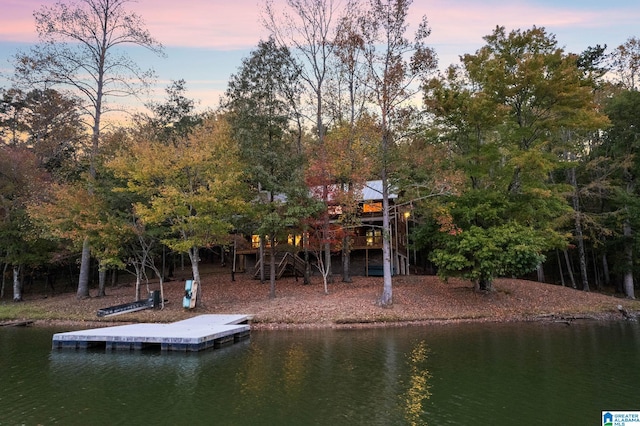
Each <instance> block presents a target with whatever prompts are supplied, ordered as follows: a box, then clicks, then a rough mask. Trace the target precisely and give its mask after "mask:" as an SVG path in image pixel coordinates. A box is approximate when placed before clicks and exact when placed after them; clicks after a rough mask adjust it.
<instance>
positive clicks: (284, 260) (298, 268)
mask: <svg viewBox="0 0 640 426" xmlns="http://www.w3.org/2000/svg"><path fill="white" fill-rule="evenodd" d="M270 260H271V257H270V255H269V254H268V253H265V255H264V276H265V278H268V277H269V274H270V272H271V271H270V266H271V261H270ZM261 262H262V260H260V259H259V260H258V262H257V263H256V269H255V272H254V274H253V278H254V279H260V265H261ZM305 269H306V268H305V262H304V259H303V258H301V257H300V256H298V255H297V254H293V253H288V252H285V253H276V279H278V278H281V277H283V276H284V275H287V276H291V275H297V276H300V277H302V276H304V272H305Z"/></svg>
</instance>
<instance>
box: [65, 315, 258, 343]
mask: <svg viewBox="0 0 640 426" xmlns="http://www.w3.org/2000/svg"><path fill="white" fill-rule="evenodd" d="M248 322H249V317H248V316H247V315H214V314H209V315H199V316H196V317H193V318H189V319H186V320H183V321H178V322H174V323H170V324H130V325H120V326H114V327H104V328H94V329H90V330H80V331H71V332H66V333H56V334H54V335H53V349H64V348H71V349H87V348H94V347H97V348H101V347H104V348H105V350H106V351H111V350H142V349H158V348H159V349H160V350H162V351H182V352H196V351H201V350H204V349H209V348H217V347H220V346H222V345H224V344H229V343H236V342H239V341H240V340H243V339H246V338H248V337H249V334H250V327H249V324H248Z"/></svg>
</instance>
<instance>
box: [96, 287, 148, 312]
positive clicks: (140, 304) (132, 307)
mask: <svg viewBox="0 0 640 426" xmlns="http://www.w3.org/2000/svg"><path fill="white" fill-rule="evenodd" d="M159 306H160V292H159V291H152V292H151V293H149V298H148V299H147V300H138V301H137V302H131V303H124V304H122V305H116V306H110V307H108V308H102V309H98V316H99V317H110V316H113V315H120V314H128V313H130V312H136V311H141V310H143V309H151V308H157V307H159Z"/></svg>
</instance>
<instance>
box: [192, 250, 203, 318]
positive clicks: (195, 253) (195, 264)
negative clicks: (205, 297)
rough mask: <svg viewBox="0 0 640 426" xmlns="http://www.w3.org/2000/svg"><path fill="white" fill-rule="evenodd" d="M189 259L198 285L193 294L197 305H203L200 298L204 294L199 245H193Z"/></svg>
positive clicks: (195, 283) (194, 281)
mask: <svg viewBox="0 0 640 426" xmlns="http://www.w3.org/2000/svg"><path fill="white" fill-rule="evenodd" d="M189 260H191V272H192V273H193V284H194V285H195V286H196V291H195V292H194V293H193V294H192V295H191V297H192V298H195V299H196V301H195V306H196V307H198V306H200V305H201V303H200V299H201V297H200V296H201V295H202V288H201V287H202V286H201V285H200V255H199V250H198V247H192V248H191V249H190V250H189Z"/></svg>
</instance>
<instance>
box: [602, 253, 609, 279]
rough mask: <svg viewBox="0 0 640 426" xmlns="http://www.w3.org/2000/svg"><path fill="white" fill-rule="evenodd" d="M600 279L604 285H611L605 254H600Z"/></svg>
mask: <svg viewBox="0 0 640 426" xmlns="http://www.w3.org/2000/svg"><path fill="white" fill-rule="evenodd" d="M602 277H603V279H604V285H605V286H608V285H609V284H611V275H610V274H609V261H608V260H607V253H606V252H605V253H602Z"/></svg>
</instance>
